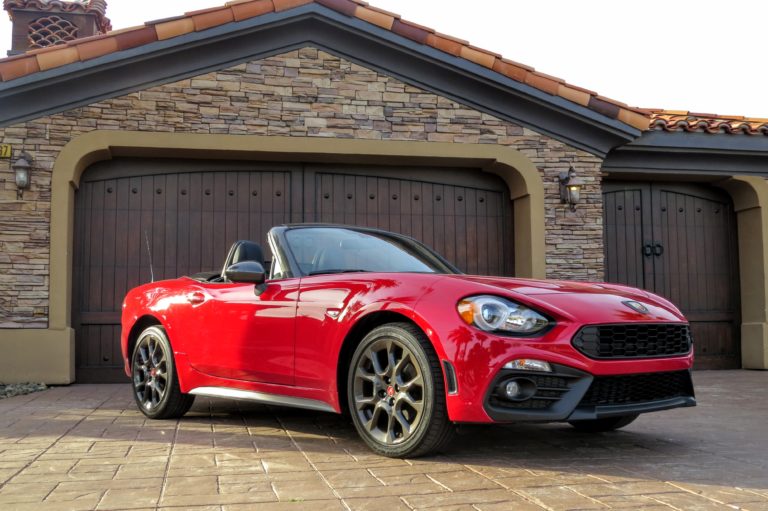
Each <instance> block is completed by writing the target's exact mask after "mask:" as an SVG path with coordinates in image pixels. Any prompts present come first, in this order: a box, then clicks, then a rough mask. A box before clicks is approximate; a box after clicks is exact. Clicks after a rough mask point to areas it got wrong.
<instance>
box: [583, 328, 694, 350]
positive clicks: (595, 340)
mask: <svg viewBox="0 0 768 511" xmlns="http://www.w3.org/2000/svg"><path fill="white" fill-rule="evenodd" d="M691 343H692V340H691V332H690V329H689V328H688V325H680V324H646V323H625V324H618V325H593V326H585V327H584V328H582V329H581V330H579V332H578V333H577V334H576V335H575V336H574V338H573V346H574V347H575V348H576V349H577V350H579V351H580V352H581V353H583V354H585V355H586V356H588V357H590V358H596V359H621V358H653V357H669V356H675V355H685V354H686V353H689V352H690V351H691Z"/></svg>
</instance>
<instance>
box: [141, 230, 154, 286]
mask: <svg viewBox="0 0 768 511" xmlns="http://www.w3.org/2000/svg"><path fill="white" fill-rule="evenodd" d="M144 241H146V242H147V254H149V278H151V279H152V280H151V282H154V281H155V269H154V268H153V267H152V249H150V248H149V235H148V234H147V230H146V229H144Z"/></svg>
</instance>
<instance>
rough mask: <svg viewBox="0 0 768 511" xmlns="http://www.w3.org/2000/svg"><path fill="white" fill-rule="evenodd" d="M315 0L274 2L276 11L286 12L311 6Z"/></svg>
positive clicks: (273, 0)
mask: <svg viewBox="0 0 768 511" xmlns="http://www.w3.org/2000/svg"><path fill="white" fill-rule="evenodd" d="M313 1H314V0H272V2H273V3H274V4H275V10H276V11H285V10H288V9H293V8H294V7H301V6H302V5H307V4H311V3H312V2H313Z"/></svg>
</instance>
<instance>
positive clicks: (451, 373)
mask: <svg viewBox="0 0 768 511" xmlns="http://www.w3.org/2000/svg"><path fill="white" fill-rule="evenodd" d="M443 368H444V369H445V380H446V381H447V382H448V394H458V393H459V384H458V383H457V382H456V370H455V369H454V368H453V364H451V363H450V362H448V361H447V360H443Z"/></svg>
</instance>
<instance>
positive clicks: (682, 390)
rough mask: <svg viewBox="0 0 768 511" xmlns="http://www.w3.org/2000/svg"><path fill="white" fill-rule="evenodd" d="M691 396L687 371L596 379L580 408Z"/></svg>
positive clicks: (691, 386) (691, 391)
mask: <svg viewBox="0 0 768 511" xmlns="http://www.w3.org/2000/svg"><path fill="white" fill-rule="evenodd" d="M681 396H693V385H692V384H691V375H690V373H689V372H688V371H676V372H672V373H646V374H629V375H622V376H596V377H595V379H594V380H593V381H592V385H590V387H589V390H587V393H586V394H585V395H584V398H583V399H582V400H581V403H579V406H601V405H625V404H634V403H645V402H648V401H660V400H663V399H671V398H674V397H681Z"/></svg>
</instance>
